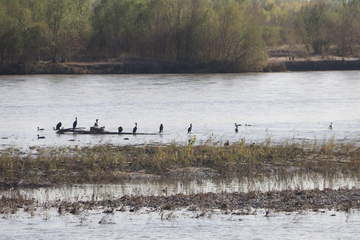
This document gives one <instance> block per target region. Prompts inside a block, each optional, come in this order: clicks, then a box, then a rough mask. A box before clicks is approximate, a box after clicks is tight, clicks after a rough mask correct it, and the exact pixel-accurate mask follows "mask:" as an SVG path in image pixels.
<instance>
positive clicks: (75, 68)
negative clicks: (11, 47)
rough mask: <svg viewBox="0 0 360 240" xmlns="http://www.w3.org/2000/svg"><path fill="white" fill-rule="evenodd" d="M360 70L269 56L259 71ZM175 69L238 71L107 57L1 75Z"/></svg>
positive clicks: (337, 62)
mask: <svg viewBox="0 0 360 240" xmlns="http://www.w3.org/2000/svg"><path fill="white" fill-rule="evenodd" d="M347 70H360V60H358V59H341V58H339V59H317V58H316V59H312V58H303V59H297V60H294V61H288V60H287V58H285V57H283V59H281V60H278V59H275V58H270V59H269V60H268V62H267V65H266V66H265V67H264V68H263V70H262V71H260V72H286V71H347ZM175 73H237V72H236V71H233V70H231V69H230V68H229V67H227V66H226V64H225V63H222V62H219V61H213V62H206V63H205V62H196V63H191V62H176V61H168V60H144V59H135V60H133V61H131V60H130V61H104V62H66V63H50V62H40V63H36V64H32V65H28V66H23V65H19V64H2V65H0V75H24V74H175Z"/></svg>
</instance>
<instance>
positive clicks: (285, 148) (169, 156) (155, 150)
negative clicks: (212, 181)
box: [0, 136, 360, 185]
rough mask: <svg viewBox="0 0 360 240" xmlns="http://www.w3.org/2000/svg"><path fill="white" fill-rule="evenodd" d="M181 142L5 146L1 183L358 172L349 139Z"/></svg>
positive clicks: (358, 155)
mask: <svg viewBox="0 0 360 240" xmlns="http://www.w3.org/2000/svg"><path fill="white" fill-rule="evenodd" d="M195 142H196V136H193V137H192V138H191V139H190V141H189V142H188V143H187V144H185V145H179V144H176V143H175V142H173V143H171V144H166V145H162V144H159V145H144V146H114V145H111V144H103V145H97V146H87V147H82V148H79V147H78V146H76V147H52V148H41V149H37V150H36V151H33V152H29V153H27V154H23V153H20V151H19V150H16V149H8V150H5V151H3V152H2V153H1V155H0V177H1V179H0V181H1V182H2V183H3V184H5V185H6V184H10V185H11V184H12V185H16V184H18V183H19V182H26V183H34V184H38V183H50V184H55V183H100V182H116V181H119V180H121V179H126V178H127V174H129V173H131V172H138V173H146V174H156V175H160V176H164V177H165V176H168V175H167V173H168V172H169V171H173V170H179V169H186V168H190V167H197V168H210V169H213V170H215V171H217V172H218V174H219V175H221V176H222V177H225V178H231V177H234V176H236V177H241V178H243V177H244V178H248V179H254V178H261V177H263V176H270V175H273V174H277V176H280V177H286V176H289V175H287V174H288V173H289V172H292V173H293V172H296V173H302V172H316V173H321V174H323V175H324V176H336V175H337V174H339V173H341V174H347V175H351V176H358V174H359V172H360V171H359V170H360V169H359V168H360V151H359V147H357V146H356V144H355V143H353V142H341V143H337V142H336V141H335V140H334V139H333V138H331V139H329V140H328V141H324V142H322V143H321V144H317V143H316V142H302V143H299V142H295V141H286V142H283V143H277V144H275V143H274V144H273V143H271V141H270V139H266V140H265V141H264V142H262V143H260V144H246V143H245V141H244V140H242V141H239V142H234V143H231V144H230V143H229V142H226V143H222V142H212V141H207V142H205V143H201V144H198V145H197V144H195Z"/></svg>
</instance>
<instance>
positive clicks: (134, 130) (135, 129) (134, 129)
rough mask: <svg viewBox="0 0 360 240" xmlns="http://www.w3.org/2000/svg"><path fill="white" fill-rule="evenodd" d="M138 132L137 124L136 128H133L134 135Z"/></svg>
mask: <svg viewBox="0 0 360 240" xmlns="http://www.w3.org/2000/svg"><path fill="white" fill-rule="evenodd" d="M136 131H137V123H135V127H134V128H133V133H136Z"/></svg>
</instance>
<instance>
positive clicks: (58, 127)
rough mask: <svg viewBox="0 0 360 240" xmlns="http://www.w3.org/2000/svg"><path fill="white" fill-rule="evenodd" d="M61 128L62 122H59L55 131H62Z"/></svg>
mask: <svg viewBox="0 0 360 240" xmlns="http://www.w3.org/2000/svg"><path fill="white" fill-rule="evenodd" d="M60 128H61V122H59V123H58V124H56V128H55V130H60Z"/></svg>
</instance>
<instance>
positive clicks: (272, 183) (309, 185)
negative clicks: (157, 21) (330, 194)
mask: <svg viewBox="0 0 360 240" xmlns="http://www.w3.org/2000/svg"><path fill="white" fill-rule="evenodd" d="M352 187H357V188H358V187H360V182H359V180H358V179H355V178H351V177H348V176H341V175H338V176H337V177H336V178H331V179H330V178H324V177H323V176H322V175H320V174H315V173H312V174H293V175H292V176H286V177H285V178H282V179H279V178H278V177H263V178H262V179H256V180H255V179H254V180H250V181H249V180H248V179H238V178H233V179H228V180H219V179H201V180H193V181H184V180H167V181H140V180H133V181H124V182H121V183H119V184H102V185H100V184H95V185H92V184H85V185H73V186H60V187H46V188H38V189H18V190H11V191H4V192H2V193H0V196H1V195H2V196H11V194H12V191H17V193H18V194H20V195H22V196H23V197H25V198H26V199H36V200H37V201H38V202H39V203H46V202H49V201H51V202H53V201H57V200H66V201H70V202H73V201H79V200H81V201H93V200H95V201H96V200H103V199H113V198H120V197H122V196H124V195H137V196H140V195H142V196H158V195H173V194H196V193H207V192H213V193H222V192H227V193H232V192H250V191H262V192H268V191H278V190H287V189H292V190H296V189H315V188H316V189H320V190H323V189H325V188H332V189H339V188H352Z"/></svg>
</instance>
